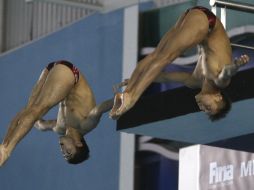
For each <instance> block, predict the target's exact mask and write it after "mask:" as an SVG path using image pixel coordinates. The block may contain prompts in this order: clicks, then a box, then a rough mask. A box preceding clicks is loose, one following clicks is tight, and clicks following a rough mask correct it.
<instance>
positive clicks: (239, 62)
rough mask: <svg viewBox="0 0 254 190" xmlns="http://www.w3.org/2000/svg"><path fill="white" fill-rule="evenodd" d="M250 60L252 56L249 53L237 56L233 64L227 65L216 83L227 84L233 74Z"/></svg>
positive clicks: (219, 84) (221, 85) (222, 85)
mask: <svg viewBox="0 0 254 190" xmlns="http://www.w3.org/2000/svg"><path fill="white" fill-rule="evenodd" d="M249 60H250V57H249V56H248V55H242V56H241V57H240V58H236V59H235V60H234V61H233V63H232V64H228V65H225V66H224V68H223V69H222V71H221V72H220V74H219V76H218V79H217V80H216V84H217V85H218V86H219V87H225V86H227V85H228V84H229V82H230V79H231V78H232V76H233V75H234V74H236V73H237V71H238V69H239V68H240V67H242V66H244V65H246V64H247V63H248V62H249Z"/></svg>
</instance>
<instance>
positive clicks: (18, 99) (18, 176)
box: [0, 10, 123, 190]
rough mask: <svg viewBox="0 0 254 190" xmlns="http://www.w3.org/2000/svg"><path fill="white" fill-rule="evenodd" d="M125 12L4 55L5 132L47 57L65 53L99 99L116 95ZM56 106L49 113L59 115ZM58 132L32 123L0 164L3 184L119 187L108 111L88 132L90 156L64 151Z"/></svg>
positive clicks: (1, 107)
mask: <svg viewBox="0 0 254 190" xmlns="http://www.w3.org/2000/svg"><path fill="white" fill-rule="evenodd" d="M122 28H123V13H122V11H121V10H120V11H116V12H113V13H110V14H105V15H104V14H102V15H101V14H97V15H93V16H90V17H88V18H86V19H84V20H81V21H79V22H77V23H75V24H73V25H71V26H69V27H67V28H65V29H63V30H61V31H58V32H56V33H54V34H52V35H50V36H47V37H45V38H42V39H41V40H38V41H37V42H34V43H31V44H29V45H27V46H25V47H23V48H20V49H17V50H15V51H13V52H10V53H8V54H6V55H4V56H1V57H0V64H1V70H0V87H1V93H0V112H1V119H0V126H1V127H0V138H1V139H2V138H3V136H4V134H5V133H6V130H7V126H8V123H9V122H10V120H11V119H12V118H13V117H14V115H15V114H16V113H17V112H18V111H19V110H20V109H21V108H22V107H23V106H24V105H25V104H26V102H27V99H28V97H29V94H30V92H31V89H32V87H33V85H34V83H35V82H36V81H37V79H38V77H39V75H40V72H41V71H42V69H43V68H44V67H45V66H46V64H47V63H49V62H51V61H54V60H59V59H66V60H69V61H71V62H73V63H74V64H75V65H76V66H77V67H78V68H79V69H80V70H81V72H82V73H83V74H84V75H85V76H86V78H87V80H88V82H89V83H90V85H91V86H92V89H93V90H94V93H95V95H96V100H97V102H98V103H99V102H101V101H103V100H105V99H108V98H111V97H112V96H113V93H112V90H111V89H112V84H115V83H117V82H119V81H120V80H121V69H122V68H121V65H122V64H121V62H122V33H123V32H122V30H123V29H122ZM56 111H57V109H53V111H50V112H49V113H48V114H47V116H46V118H55V117H56ZM57 137H58V136H57V135H56V134H54V133H50V132H45V133H42V132H39V131H37V130H36V129H33V130H32V131H31V133H29V135H27V136H26V138H25V139H24V140H23V141H22V142H21V143H20V144H19V145H18V146H17V148H16V149H15V151H14V152H13V154H12V155H11V157H10V159H9V161H8V162H7V163H6V165H5V166H4V167H2V168H0V188H1V189H4V190H14V189H25V190H30V189H31V190H34V189H36V190H45V189H61V190H65V189H66V190H70V189H73V190H79V189H82V190H83V189H88V190H102V189H103V190H117V189H118V180H119V133H117V132H116V131H115V122H114V121H112V120H110V119H109V118H108V114H105V115H104V116H103V118H102V120H101V122H100V124H99V126H98V128H96V129H95V130H94V131H92V133H90V134H88V135H87V136H86V140H87V143H88V145H89V147H90V151H91V156H90V159H89V160H88V161H86V162H85V163H83V164H80V165H69V164H67V163H66V162H65V161H64V159H63V158H62V157H61V153H60V149H59V146H58V138H57Z"/></svg>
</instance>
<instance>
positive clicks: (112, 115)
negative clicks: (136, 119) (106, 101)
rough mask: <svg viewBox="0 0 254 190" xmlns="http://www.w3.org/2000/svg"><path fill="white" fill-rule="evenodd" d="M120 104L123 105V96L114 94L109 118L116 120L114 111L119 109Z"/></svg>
mask: <svg viewBox="0 0 254 190" xmlns="http://www.w3.org/2000/svg"><path fill="white" fill-rule="evenodd" d="M122 103H123V94H122V93H116V95H115V98H114V105H113V107H112V109H111V111H110V113H109V117H110V118H112V119H118V116H117V115H116V111H117V110H118V109H119V108H120V107H121V105H122Z"/></svg>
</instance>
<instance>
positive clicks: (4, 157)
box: [0, 144, 9, 166]
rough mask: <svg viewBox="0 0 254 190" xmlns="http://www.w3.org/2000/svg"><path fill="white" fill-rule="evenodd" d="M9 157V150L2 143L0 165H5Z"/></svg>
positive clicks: (0, 146) (0, 145)
mask: <svg viewBox="0 0 254 190" xmlns="http://www.w3.org/2000/svg"><path fill="white" fill-rule="evenodd" d="M8 158H9V154H8V151H7V150H6V148H5V147H4V145H2V144H0V166H3V165H4V163H5V162H6V160H7V159H8Z"/></svg>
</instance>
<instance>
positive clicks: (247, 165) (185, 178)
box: [178, 145, 254, 190]
mask: <svg viewBox="0 0 254 190" xmlns="http://www.w3.org/2000/svg"><path fill="white" fill-rule="evenodd" d="M253 187H254V154H253V153H249V152H243V151H236V150H230V149H224V148H217V147H211V146H206V145H195V146H190V147H187V148H183V149H181V150H180V156H179V188H178V189H179V190H210V189H211V190H251V189H253Z"/></svg>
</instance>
